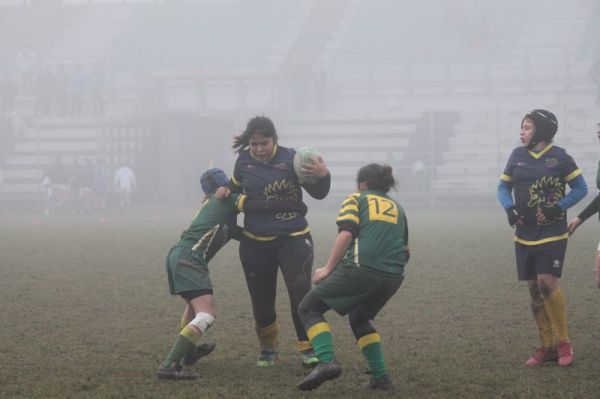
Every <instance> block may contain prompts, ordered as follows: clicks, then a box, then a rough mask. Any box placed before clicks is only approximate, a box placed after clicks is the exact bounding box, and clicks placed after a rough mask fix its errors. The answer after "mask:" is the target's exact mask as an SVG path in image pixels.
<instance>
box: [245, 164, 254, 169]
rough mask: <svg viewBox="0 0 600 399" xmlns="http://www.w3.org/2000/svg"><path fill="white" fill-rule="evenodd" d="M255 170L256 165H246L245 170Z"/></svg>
mask: <svg viewBox="0 0 600 399" xmlns="http://www.w3.org/2000/svg"><path fill="white" fill-rule="evenodd" d="M254 168H256V165H253V164H251V163H248V164H246V169H254Z"/></svg>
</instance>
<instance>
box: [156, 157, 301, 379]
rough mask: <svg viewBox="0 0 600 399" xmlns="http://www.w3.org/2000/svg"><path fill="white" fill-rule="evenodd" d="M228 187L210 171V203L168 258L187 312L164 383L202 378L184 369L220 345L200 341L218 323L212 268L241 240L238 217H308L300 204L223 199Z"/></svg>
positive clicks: (164, 367)
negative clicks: (218, 257) (230, 244)
mask: <svg viewBox="0 0 600 399" xmlns="http://www.w3.org/2000/svg"><path fill="white" fill-rule="evenodd" d="M227 183H228V179H227V176H226V175H225V173H224V172H223V171H222V170H221V169H216V168H213V169H209V170H208V171H206V172H205V173H203V174H202V176H201V178H200V184H201V186H202V191H203V192H204V194H206V197H205V199H204V201H203V202H202V206H201V207H200V210H199V211H198V213H197V214H196V216H195V217H194V220H193V221H192V223H191V224H190V226H189V227H188V228H187V230H185V231H184V232H183V233H182V234H181V238H180V239H179V241H178V242H177V243H176V244H175V245H173V247H172V248H171V250H170V251H169V254H168V256H167V261H166V269H167V277H168V280H169V290H170V292H171V294H172V295H179V296H181V298H183V300H184V301H185V303H186V307H185V311H184V312H183V317H182V319H181V326H180V327H181V332H180V333H179V335H178V336H177V339H176V340H175V343H174V344H173V348H172V349H171V351H170V352H169V354H168V355H167V356H166V357H165V360H164V361H163V363H162V364H161V367H160V368H159V369H158V371H157V372H156V375H157V376H158V378H159V379H171V380H189V379H195V378H197V377H198V375H197V374H196V373H194V372H191V371H188V370H185V369H183V366H182V364H181V363H183V364H184V365H190V364H193V363H195V362H196V361H197V360H198V359H199V358H200V357H202V356H205V355H207V354H208V353H210V352H211V351H212V350H213V349H214V344H202V345H198V342H199V341H200V337H201V336H202V335H203V334H204V332H205V331H206V330H207V329H208V328H209V327H211V326H212V325H213V323H214V322H215V315H216V313H215V307H214V304H213V289H212V282H211V279H210V274H209V272H208V262H209V261H210V260H211V259H212V257H213V256H214V255H215V254H216V253H217V251H218V250H219V249H221V248H222V247H223V245H225V244H226V243H227V241H229V239H230V238H236V239H239V237H237V236H236V234H234V232H236V231H237V229H236V228H237V224H236V214H237V213H238V212H248V213H251V212H255V213H259V214H260V213H267V214H269V213H270V214H275V213H278V212H298V213H299V214H301V215H304V214H306V206H305V205H304V204H302V203H298V202H290V201H288V202H282V201H274V200H268V201H265V200H255V199H248V198H246V196H245V195H238V194H236V195H233V196H230V197H229V198H222V197H223V195H222V193H218V192H217V190H219V188H220V187H224V186H225V185H226V184H227ZM223 191H224V190H223Z"/></svg>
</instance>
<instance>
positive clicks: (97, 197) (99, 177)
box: [92, 159, 110, 212]
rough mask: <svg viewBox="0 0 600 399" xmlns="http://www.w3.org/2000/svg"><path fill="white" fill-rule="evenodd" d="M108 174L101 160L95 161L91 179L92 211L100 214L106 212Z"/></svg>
mask: <svg viewBox="0 0 600 399" xmlns="http://www.w3.org/2000/svg"><path fill="white" fill-rule="evenodd" d="M109 173H110V172H109V171H108V169H107V168H106V167H105V166H104V162H103V161H102V159H97V160H96V165H94V176H93V178H92V203H93V206H94V209H95V210H97V211H100V212H104V211H105V210H106V201H107V198H108V191H109V184H110V174H109Z"/></svg>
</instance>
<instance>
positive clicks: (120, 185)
mask: <svg viewBox="0 0 600 399" xmlns="http://www.w3.org/2000/svg"><path fill="white" fill-rule="evenodd" d="M135 189H136V181H135V174H134V173H133V170H131V169H130V168H129V167H128V166H126V165H123V166H122V167H120V168H119V169H118V170H117V172H116V173H115V191H116V192H117V195H118V196H119V207H120V209H121V210H122V211H124V210H126V209H129V207H130V206H131V194H132V193H133V192H134V191H135Z"/></svg>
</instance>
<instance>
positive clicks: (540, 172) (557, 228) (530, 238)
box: [500, 144, 581, 245]
mask: <svg viewBox="0 0 600 399" xmlns="http://www.w3.org/2000/svg"><path fill="white" fill-rule="evenodd" d="M579 175H581V170H580V169H579V168H578V167H577V165H576V164H575V161H574V160H573V158H572V157H571V156H570V155H569V154H567V152H566V151H565V150H564V149H563V148H560V147H557V146H555V145H553V144H549V145H548V146H547V147H546V148H544V149H543V150H542V151H540V152H537V153H536V152H533V151H531V150H528V149H527V148H526V147H517V148H515V149H514V150H513V152H512V153H511V155H510V158H509V159H508V163H507V165H506V168H505V169H504V172H503V173H502V175H501V176H500V178H501V179H502V180H503V181H505V182H507V183H508V184H509V185H512V187H513V189H514V197H515V207H516V209H517V211H518V212H519V214H520V215H522V216H523V217H524V221H523V222H524V225H523V226H520V225H517V226H516V232H515V241H516V242H518V243H521V244H524V245H540V244H544V243H547V242H553V241H559V240H566V239H567V238H568V237H569V235H568V233H567V222H566V212H563V214H562V215H561V216H559V217H558V218H556V219H555V220H553V221H550V222H545V223H538V221H537V219H536V213H537V211H538V209H540V207H541V206H542V205H544V206H547V207H550V206H553V205H554V204H556V203H558V202H559V201H560V200H561V199H562V198H563V197H564V196H565V192H566V184H567V183H568V182H570V181H571V180H573V179H575V178H576V177H577V176H579Z"/></svg>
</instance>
